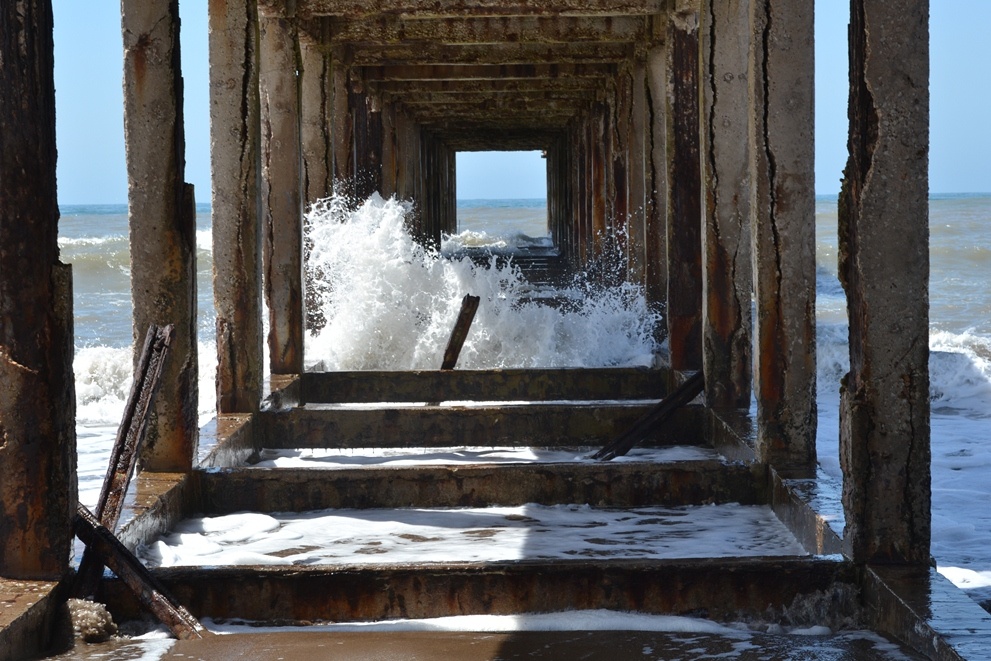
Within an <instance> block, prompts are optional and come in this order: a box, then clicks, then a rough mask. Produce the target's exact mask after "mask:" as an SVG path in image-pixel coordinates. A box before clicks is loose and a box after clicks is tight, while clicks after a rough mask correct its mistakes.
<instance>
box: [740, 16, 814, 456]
mask: <svg viewBox="0 0 991 661" xmlns="http://www.w3.org/2000/svg"><path fill="white" fill-rule="evenodd" d="M755 2H756V4H755V12H754V27H755V51H756V57H755V59H754V63H753V71H752V74H751V78H752V79H753V80H752V85H753V89H754V96H755V101H756V106H755V107H756V110H755V122H754V142H755V148H756V151H755V157H756V168H755V172H756V176H757V180H756V184H757V196H756V207H755V210H754V215H753V218H754V225H753V247H754V259H753V263H754V271H755V277H754V283H755V299H756V307H757V319H756V323H755V330H754V333H755V337H756V342H755V346H756V357H755V368H754V369H755V381H754V390H755V395H756V399H757V445H758V454H759V455H760V457H761V458H762V459H763V460H765V461H768V462H770V463H773V464H775V465H777V466H779V467H785V466H792V467H796V468H802V469H806V470H810V469H812V468H813V467H814V465H815V438H816V353H815V337H816V335H815V331H816V327H815V307H816V306H815V163H814V156H815V141H814V128H815V106H814V97H815V94H814V92H815V80H814V76H813V73H812V72H813V71H814V32H813V4H814V2H813V0H802V1H801V2H795V1H794V0H755ZM765 46H766V48H765Z"/></svg>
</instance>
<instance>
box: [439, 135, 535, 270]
mask: <svg viewBox="0 0 991 661" xmlns="http://www.w3.org/2000/svg"><path fill="white" fill-rule="evenodd" d="M456 167H457V175H456V176H457V182H458V186H457V210H458V227H457V232H456V233H455V234H453V235H450V236H446V237H445V250H457V249H459V248H467V249H471V248H487V249H490V250H496V251H502V252H514V251H517V250H521V249H522V250H526V249H530V248H544V249H547V248H552V247H553V239H552V237H551V235H550V230H549V229H548V223H547V220H548V215H547V161H546V159H545V157H544V153H543V152H540V151H484V152H476V151H471V152H466V151H461V152H458V153H457V165H456Z"/></svg>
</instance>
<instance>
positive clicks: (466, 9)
mask: <svg viewBox="0 0 991 661" xmlns="http://www.w3.org/2000/svg"><path fill="white" fill-rule="evenodd" d="M263 1H265V2H268V3H269V4H273V5H275V6H278V5H284V4H285V3H284V2H278V1H274V2H273V1H272V0H263ZM667 8H668V2H667V0H547V1H546V2H527V0H433V1H432V2H430V3H427V6H423V7H418V6H417V5H416V4H414V3H410V2H409V1H408V0H298V1H297V2H296V11H297V12H298V14H299V15H300V16H304V17H308V16H345V17H348V18H360V17H364V16H375V15H377V14H391V15H394V16H400V17H407V18H445V17H459V16H550V17H556V16H562V15H564V16H624V15H648V14H661V13H664V12H665V11H667Z"/></svg>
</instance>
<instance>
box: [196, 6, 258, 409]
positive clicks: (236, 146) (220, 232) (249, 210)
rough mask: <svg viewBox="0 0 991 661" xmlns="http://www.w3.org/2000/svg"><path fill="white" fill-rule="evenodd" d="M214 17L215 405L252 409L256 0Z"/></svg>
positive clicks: (213, 12) (215, 10) (214, 11)
mask: <svg viewBox="0 0 991 661" xmlns="http://www.w3.org/2000/svg"><path fill="white" fill-rule="evenodd" d="M209 25H210V138H211V140H210V145H211V149H210V156H211V172H212V181H213V288H214V304H215V306H216V309H217V409H218V412H219V413H251V412H254V411H256V410H258V407H259V405H260V402H261V394H262V375H263V371H264V368H263V365H262V318H261V224H260V222H259V217H258V216H259V214H258V207H259V191H258V176H259V173H258V168H259V153H260V131H259V129H260V106H259V97H258V16H257V12H256V5H255V3H253V2H228V3H212V4H211V5H210V19H209Z"/></svg>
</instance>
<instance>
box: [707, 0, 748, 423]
mask: <svg viewBox="0 0 991 661" xmlns="http://www.w3.org/2000/svg"><path fill="white" fill-rule="evenodd" d="M751 12H752V7H751V0H712V1H711V2H704V3H703V4H702V25H701V30H700V32H701V42H702V43H701V52H702V69H701V70H702V81H701V82H702V125H703V131H702V133H701V150H702V175H703V183H704V191H703V192H704V203H703V207H702V212H703V234H702V245H703V255H704V258H705V268H704V269H703V273H702V283H703V302H704V307H703V309H702V320H703V323H702V337H703V350H702V359H703V364H704V366H705V375H706V383H705V385H706V388H705V390H706V402H707V403H708V404H709V405H710V406H714V407H729V408H747V407H749V406H750V392H751V379H752V374H751V341H752V340H751V334H750V323H751V322H750V316H751V315H750V306H751V303H750V300H751V294H752V292H753V276H752V269H751V264H750V260H751V251H750V212H751V202H752V198H753V196H754V193H755V190H754V179H753V177H752V176H751V175H752V171H753V170H752V166H753V150H752V149H751V145H750V140H749V137H750V134H751V127H750V117H751V115H752V110H753V102H752V99H751V94H750V83H749V81H750V75H749V73H748V64H747V63H748V61H749V59H750V55H749V54H750V52H751V47H752V43H753V32H752V31H751V30H750V29H749V26H750V24H751ZM714 25H715V26H727V25H733V26H742V29H731V30H726V29H723V30H722V31H721V32H719V34H718V35H714V34H713V33H712V30H713V26H714Z"/></svg>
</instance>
